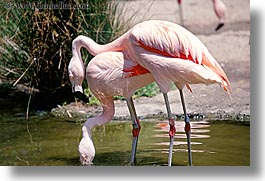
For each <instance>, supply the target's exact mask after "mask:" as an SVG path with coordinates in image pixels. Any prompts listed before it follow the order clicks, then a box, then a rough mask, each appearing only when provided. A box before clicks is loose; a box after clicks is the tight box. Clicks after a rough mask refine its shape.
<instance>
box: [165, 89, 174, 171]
mask: <svg viewBox="0 0 265 181" xmlns="http://www.w3.org/2000/svg"><path fill="white" fill-rule="evenodd" d="M163 96H164V99H165V103H166V108H167V117H168V121H169V138H170V144H169V153H168V166H171V163H172V152H173V146H174V137H175V133H176V127H175V120H174V118H173V116H172V113H171V109H170V105H169V100H168V95H167V94H166V93H164V94H163Z"/></svg>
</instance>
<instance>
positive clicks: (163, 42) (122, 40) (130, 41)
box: [80, 20, 231, 166]
mask: <svg viewBox="0 0 265 181" xmlns="http://www.w3.org/2000/svg"><path fill="white" fill-rule="evenodd" d="M80 39H83V40H82V41H86V44H87V47H86V48H87V49H88V51H89V52H90V53H91V54H92V55H97V54H100V53H102V52H107V51H116V52H122V53H123V56H124V59H126V60H128V61H131V62H132V63H134V64H135V65H134V68H133V69H134V70H135V71H136V72H138V71H137V70H138V67H139V66H140V67H141V68H140V70H142V68H144V69H146V70H148V71H149V72H150V73H151V74H152V75H153V77H154V79H155V81H156V83H157V84H158V86H159V88H160V90H161V92H162V93H163V95H164V100H165V104H166V108H167V114H168V120H169V124H170V131H169V134H170V150H169V159H168V165H169V166H170V165H171V161H172V148H173V141H174V134H175V123H174V118H173V116H172V113H171V108H170V104H169V100H168V96H167V93H168V92H169V90H170V85H171V82H173V83H174V84H175V85H176V87H177V88H178V89H179V92H180V99H181V103H182V107H183V112H184V116H185V119H184V121H185V132H186V135H187V145H188V157H189V165H192V154H191V144H190V142H191V141H190V132H191V128H190V120H189V117H188V115H187V110H186V106H185V101H184V95H183V91H182V90H183V88H184V87H187V88H188V90H190V91H191V88H190V86H189V84H200V83H203V84H206V85H208V84H214V83H218V84H219V85H220V86H222V87H223V89H224V90H225V91H226V92H227V93H228V94H229V95H230V92H231V85H230V82H229V80H228V78H227V75H226V74H225V72H224V71H223V69H222V67H221V66H220V65H219V63H218V62H217V61H216V60H215V58H214V57H213V56H212V55H211V53H210V52H209V51H208V49H207V48H206V46H205V45H204V44H203V43H202V42H201V41H200V40H199V39H198V38H197V37H196V36H195V35H193V34H192V33H191V32H189V31H188V30H186V29H185V28H183V27H181V26H179V25H177V24H174V23H172V22H168V21H161V20H150V21H144V22H142V23H139V24H137V25H135V26H134V27H133V28H131V29H130V30H129V31H127V32H126V33H125V34H124V35H122V36H121V37H119V38H118V39H116V40H114V41H113V42H111V43H108V44H106V45H99V44H97V43H96V42H94V41H93V40H92V39H90V38H84V37H83V36H81V37H80ZM106 63H108V62H106ZM138 65H139V66H138ZM139 72H141V71H139ZM135 124H138V127H139V126H140V125H139V122H135ZM136 137H138V135H137V136H136ZM135 142H136V143H135V144H133V148H132V150H135V151H134V152H132V153H136V145H137V139H136V141H135ZM134 158H135V155H132V158H131V161H133V160H135V159H134Z"/></svg>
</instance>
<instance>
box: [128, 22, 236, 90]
mask: <svg viewBox="0 0 265 181" xmlns="http://www.w3.org/2000/svg"><path fill="white" fill-rule="evenodd" d="M129 40H130V41H131V43H132V46H137V47H140V48H142V49H144V50H146V51H148V52H150V53H154V54H159V55H162V56H166V57H172V58H180V59H184V60H188V61H192V62H193V63H195V64H199V65H202V66H204V67H206V69H211V70H212V71H213V72H215V73H216V74H217V75H218V76H219V77H220V78H221V79H222V80H223V82H222V86H223V87H224V89H225V91H226V92H227V93H228V94H229V91H231V88H230V82H229V80H228V78H227V76H226V74H225V72H224V71H223V69H222V68H221V66H220V65H219V63H218V62H217V61H216V60H215V59H214V57H213V56H212V55H211V54H210V53H209V51H208V49H207V48H206V47H205V45H204V44H203V43H202V42H201V41H200V40H199V39H198V38H197V37H196V36H195V35H193V34H192V33H191V32H189V31H188V30H186V29H185V28H183V27H181V26H179V25H177V24H174V23H171V22H167V21H158V20H151V21H145V22H143V23H140V24H138V25H136V26H135V27H134V28H132V29H131V32H130V33H129Z"/></svg>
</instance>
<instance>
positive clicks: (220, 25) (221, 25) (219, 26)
mask: <svg viewBox="0 0 265 181" xmlns="http://www.w3.org/2000/svg"><path fill="white" fill-rule="evenodd" d="M223 26H224V23H219V24H218V25H217V27H216V28H215V31H218V30H219V29H220V28H222V27H223Z"/></svg>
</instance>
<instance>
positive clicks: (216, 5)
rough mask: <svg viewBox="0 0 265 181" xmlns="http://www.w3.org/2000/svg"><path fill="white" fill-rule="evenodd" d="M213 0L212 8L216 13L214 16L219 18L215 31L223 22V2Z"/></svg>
mask: <svg viewBox="0 0 265 181" xmlns="http://www.w3.org/2000/svg"><path fill="white" fill-rule="evenodd" d="M212 1H213V9H214V12H215V14H216V16H217V17H218V19H219V23H218V25H217V27H216V28H215V31H218V30H219V29H220V28H222V27H223V26H224V23H225V9H226V8H225V4H224V3H223V2H222V0H212Z"/></svg>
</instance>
